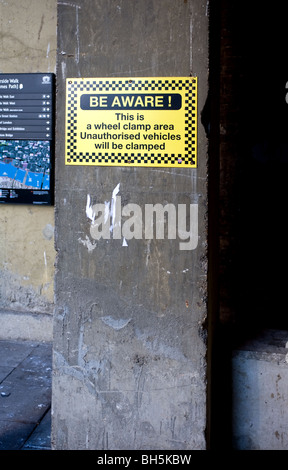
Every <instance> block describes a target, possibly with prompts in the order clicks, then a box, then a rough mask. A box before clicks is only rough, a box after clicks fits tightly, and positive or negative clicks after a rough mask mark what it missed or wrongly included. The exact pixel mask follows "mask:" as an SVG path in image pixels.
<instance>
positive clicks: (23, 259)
mask: <svg viewBox="0 0 288 470" xmlns="http://www.w3.org/2000/svg"><path fill="white" fill-rule="evenodd" d="M56 30H57V1H56V0H21V1H19V0H6V1H5V0H0V73H34V72H42V73H46V72H50V73H55V72H56V42H57V39H56ZM54 262H55V250H54V208H53V207H45V206H33V205H22V204H19V205H16V204H15V205H12V204H1V205H0V309H1V310H6V311H10V310H13V311H19V312H20V311H21V312H34V313H35V312H39V313H46V314H52V313H53V302H54V288H53V281H54V279H53V278H54Z"/></svg>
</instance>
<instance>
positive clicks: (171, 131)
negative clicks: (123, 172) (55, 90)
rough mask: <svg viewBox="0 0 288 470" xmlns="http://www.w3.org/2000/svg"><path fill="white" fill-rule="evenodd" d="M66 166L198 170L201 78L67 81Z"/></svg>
mask: <svg viewBox="0 0 288 470" xmlns="http://www.w3.org/2000/svg"><path fill="white" fill-rule="evenodd" d="M65 162H66V164H67V165H94V166H95V165H104V166H143V167H145V166H146V167H156V166H157V167H181V166H182V167H185V168H188V167H189V168H196V167H197V78H196V77H160V78H158V77H153V78H146V77H144V78H68V79H67V81H66V159H65Z"/></svg>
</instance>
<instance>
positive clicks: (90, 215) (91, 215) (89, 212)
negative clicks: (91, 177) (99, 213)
mask: <svg viewBox="0 0 288 470" xmlns="http://www.w3.org/2000/svg"><path fill="white" fill-rule="evenodd" d="M86 215H87V217H88V219H90V220H91V221H92V222H94V219H95V214H94V211H93V208H92V206H91V198H90V195H89V194H87V203H86Z"/></svg>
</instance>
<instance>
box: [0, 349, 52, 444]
mask: <svg viewBox="0 0 288 470" xmlns="http://www.w3.org/2000/svg"><path fill="white" fill-rule="evenodd" d="M51 375H52V345H51V343H31V342H21V341H17V342H16V341H3V340H2V341H0V450H17V449H18V450H20V449H28V448H31V449H32V448H33V449H43V450H44V449H45V450H46V449H49V448H50V430H51V423H50V419H51V418H50V407H51ZM34 432H35V436H34ZM29 446H30V447H29Z"/></svg>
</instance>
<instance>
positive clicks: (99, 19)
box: [52, 0, 208, 450]
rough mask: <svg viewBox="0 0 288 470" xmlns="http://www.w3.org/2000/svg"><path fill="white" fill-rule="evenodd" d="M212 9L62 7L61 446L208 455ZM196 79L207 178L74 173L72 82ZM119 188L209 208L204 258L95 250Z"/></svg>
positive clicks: (56, 384)
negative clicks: (99, 216)
mask: <svg viewBox="0 0 288 470" xmlns="http://www.w3.org/2000/svg"><path fill="white" fill-rule="evenodd" d="M207 5H208V3H207V2H206V1H204V0H186V1H177V2H175V1H174V0H147V1H140V0H136V1H135V0H120V1H119V0H117V1H116V0H97V1H95V0H93V1H92V0H84V1H83V0H81V1H80V0H74V1H73V3H68V2H62V1H59V2H58V69H57V70H58V73H57V129H56V171H55V173H56V175H55V179H56V196H55V200H56V203H55V206H56V208H55V210H56V211H55V214H56V221H55V226H56V230H55V232H56V233H55V240H56V242H55V243H56V251H57V262H56V274H55V303H56V308H55V319H54V374H53V396H52V408H53V409H52V446H53V448H54V449H59V450H65V449H76V450H77V449H111V450H112V449H142V450H143V449H168V450H170V449H202V450H203V449H206V447H207V444H206V437H205V432H206V424H207V403H206V395H207V364H206V354H207V341H206V340H207V331H206V319H207V266H208V265H207V223H208V216H207V213H208V208H207V207H208V206H207V138H206V133H205V130H204V127H203V126H202V124H201V119H200V114H201V111H202V109H203V108H204V105H205V102H206V99H207V94H208V7H207ZM190 75H193V76H196V77H197V78H198V165H197V168H180V167H179V168H161V167H148V168H141V167H136V166H133V167H127V166H126V167H125V166H121V165H120V166H99V165H98V166H97V165H95V166H85V165H83V166H82V165H77V166H70V165H65V80H66V78H73V77H74V78H79V77H128V78H129V77H173V76H175V77H179V76H183V77H189V76H190ZM116 188H117V191H119V192H118V195H121V205H122V207H123V206H125V205H127V204H129V203H132V204H137V205H138V206H139V207H141V208H142V209H143V211H144V207H145V204H153V205H155V204H162V205H163V206H164V205H166V204H169V203H170V204H173V205H174V206H175V207H176V208H178V207H179V206H178V205H179V204H182V205H184V206H185V207H186V208H187V210H188V209H189V207H190V205H192V204H193V205H197V206H198V220H197V222H198V228H197V230H198V231H197V247H193V249H188V250H187V249H186V250H181V249H180V246H179V241H180V240H179V238H178V237H176V239H168V237H166V236H165V237H164V239H157V237H156V236H155V237H154V238H153V239H145V237H142V238H138V239H137V238H133V239H130V240H128V242H127V243H123V241H122V239H121V240H119V239H113V238H112V237H111V238H107V239H104V238H100V239H99V240H95V239H93V237H92V236H91V231H90V228H91V219H90V218H89V208H90V207H92V205H93V204H94V205H95V204H98V203H99V204H100V203H102V204H104V203H105V201H106V202H111V200H113V192H114V196H115V194H116V192H115V190H116ZM88 201H89V203H88V204H87V202H88ZM90 215H91V214H90ZM187 224H189V221H188V220H187ZM188 229H189V227H188Z"/></svg>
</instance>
